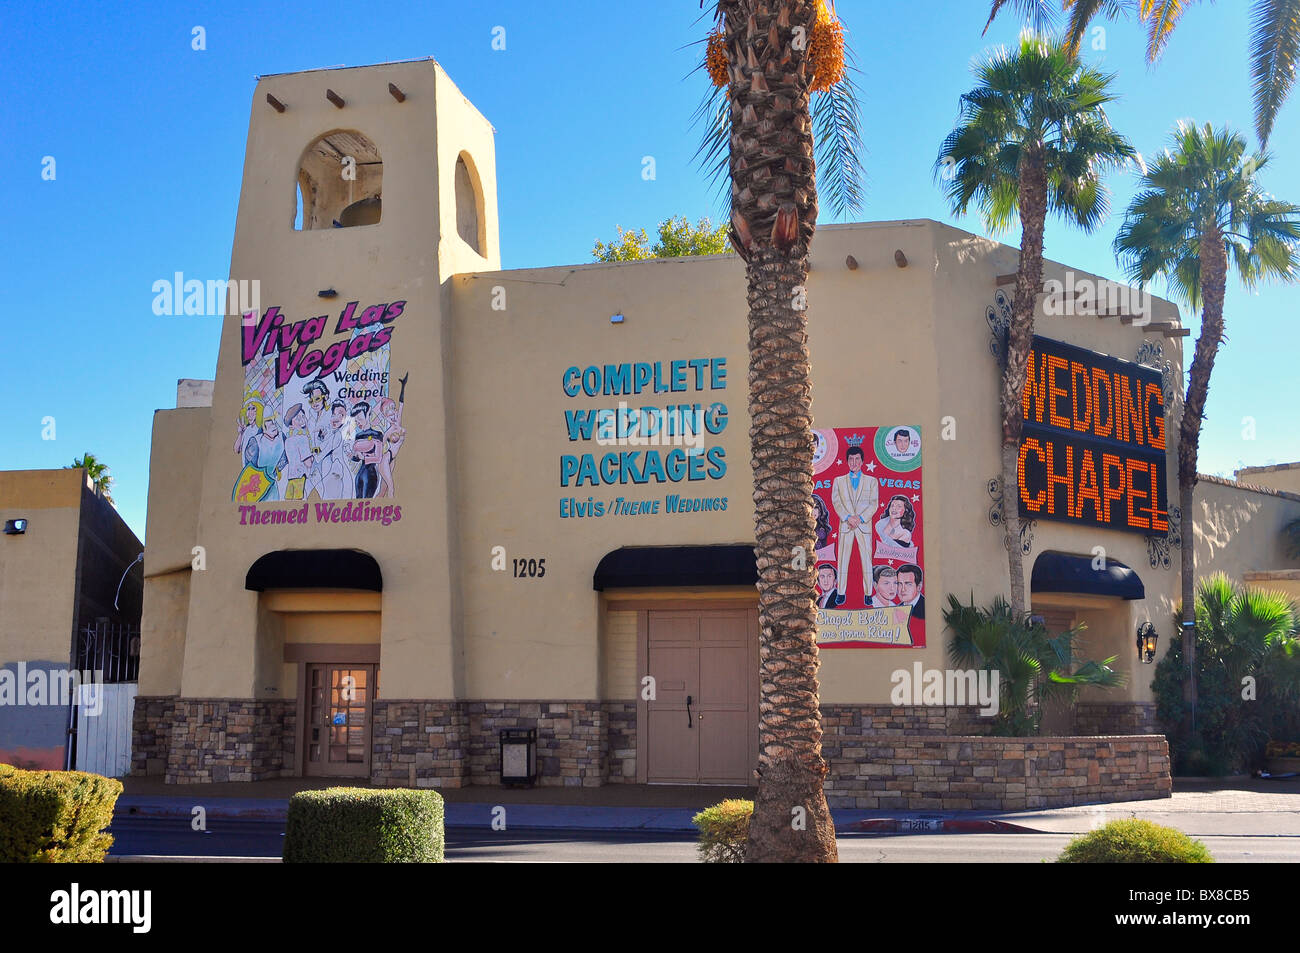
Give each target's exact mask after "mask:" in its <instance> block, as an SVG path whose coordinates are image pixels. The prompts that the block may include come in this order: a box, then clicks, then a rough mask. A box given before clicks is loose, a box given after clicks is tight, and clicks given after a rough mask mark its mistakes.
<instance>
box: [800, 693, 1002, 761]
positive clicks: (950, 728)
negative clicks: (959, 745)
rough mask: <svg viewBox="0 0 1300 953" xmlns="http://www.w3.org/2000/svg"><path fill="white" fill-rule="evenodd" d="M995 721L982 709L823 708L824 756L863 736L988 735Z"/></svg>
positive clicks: (823, 706) (886, 706) (878, 706)
mask: <svg viewBox="0 0 1300 953" xmlns="http://www.w3.org/2000/svg"><path fill="white" fill-rule="evenodd" d="M992 728H993V722H992V719H989V718H982V717H981V716H980V713H979V709H978V708H974V707H970V706H962V707H957V706H953V707H950V708H944V707H939V706H935V705H907V706H900V707H893V706H890V705H822V730H823V732H824V734H823V735H822V756H823V757H824V758H827V759H828V760H829V759H830V758H831V757H833V756H836V755H837V752H835V751H834V750H832V752H831V753H827V746H828V745H829V746H830V747H831V748H832V749H834V748H836V747H837V746H839V745H841V744H843V743H845V742H844V741H843V740H842V739H849V740H851V739H853V738H856V737H858V736H860V735H886V736H888V735H986V734H988V733H989V732H990V731H991V730H992Z"/></svg>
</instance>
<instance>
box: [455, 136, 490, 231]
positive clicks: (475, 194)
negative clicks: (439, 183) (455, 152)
mask: <svg viewBox="0 0 1300 953" xmlns="http://www.w3.org/2000/svg"><path fill="white" fill-rule="evenodd" d="M473 161H474V160H473V159H470V158H469V156H467V155H466V154H465V153H463V152H462V153H461V154H460V156H459V157H458V158H457V159H456V233H457V234H458V235H460V237H461V239H462V240H463V241H464V242H465V244H466V245H468V246H469V247H470V248H472V249H474V251H476V252H477V253H478V254H479V255H483V249H484V248H485V247H487V236H486V235H484V231H483V189H482V187H481V185H480V183H479V178H478V173H477V171H475V169H474V167H473Z"/></svg>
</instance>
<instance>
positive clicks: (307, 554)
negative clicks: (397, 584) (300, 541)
mask: <svg viewBox="0 0 1300 953" xmlns="http://www.w3.org/2000/svg"><path fill="white" fill-rule="evenodd" d="M244 588H245V589H251V590H253V591H254V592H265V591H266V590H267V589H364V590H366V591H368V592H383V591H384V578H383V576H382V575H381V574H380V572H379V563H377V562H375V557H374V556H371V555H370V554H369V553H363V552H362V551H361V550H359V549H280V550H277V551H276V552H273V553H267V554H266V555H265V556H262V557H261V558H260V559H258V560H257V562H255V563H253V565H252V566H250V567H249V569H248V576H247V577H246V578H245V580H244Z"/></svg>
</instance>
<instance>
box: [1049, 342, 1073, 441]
mask: <svg viewBox="0 0 1300 953" xmlns="http://www.w3.org/2000/svg"><path fill="white" fill-rule="evenodd" d="M1069 366H1070V365H1069V363H1068V362H1067V361H1066V360H1065V358H1063V357H1057V356H1056V355H1055V354H1049V355H1047V420H1048V422H1049V423H1050V424H1051V425H1052V426H1053V427H1061V428H1062V429H1064V430H1069V429H1070V419H1069V418H1068V417H1065V416H1063V415H1062V414H1058V413H1057V412H1056V408H1057V401H1058V400H1059V399H1060V398H1062V397H1064V396H1065V395H1066V390H1065V388H1064V387H1057V386H1056V372H1057V371H1064V370H1067V369H1068V368H1069Z"/></svg>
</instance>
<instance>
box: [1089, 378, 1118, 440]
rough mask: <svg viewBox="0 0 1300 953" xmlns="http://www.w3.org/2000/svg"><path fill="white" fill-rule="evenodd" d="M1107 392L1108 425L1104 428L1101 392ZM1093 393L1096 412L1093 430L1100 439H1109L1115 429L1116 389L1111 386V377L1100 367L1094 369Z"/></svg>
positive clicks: (1093, 417) (1093, 418)
mask: <svg viewBox="0 0 1300 953" xmlns="http://www.w3.org/2000/svg"><path fill="white" fill-rule="evenodd" d="M1102 390H1105V391H1106V404H1105V405H1106V423H1105V425H1104V426H1103V425H1102V422H1101V408H1102V399H1101V392H1102ZM1092 393H1093V405H1094V406H1095V407H1096V410H1095V411H1094V412H1093V415H1092V421H1093V423H1092V430H1093V433H1095V434H1096V435H1097V436H1098V437H1109V436H1110V432H1111V431H1112V430H1114V429H1115V400H1114V394H1115V391H1114V388H1112V387H1111V386H1110V375H1109V374H1107V373H1106V372H1105V371H1103V370H1102V369H1101V368H1100V367H1094V368H1093V369H1092Z"/></svg>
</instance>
